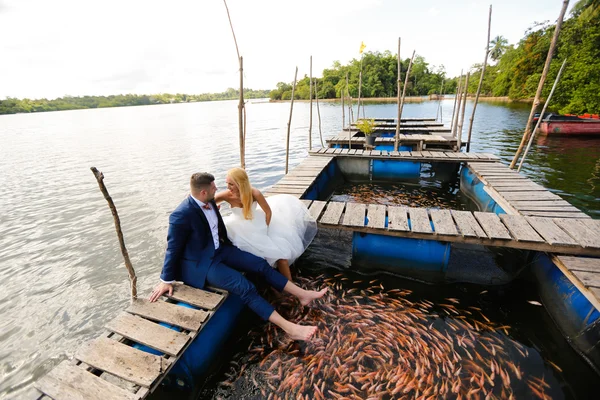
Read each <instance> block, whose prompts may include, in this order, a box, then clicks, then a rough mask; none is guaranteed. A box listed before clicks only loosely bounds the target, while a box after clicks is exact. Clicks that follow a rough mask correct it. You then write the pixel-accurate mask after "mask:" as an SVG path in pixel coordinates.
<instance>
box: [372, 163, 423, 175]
mask: <svg viewBox="0 0 600 400" xmlns="http://www.w3.org/2000/svg"><path fill="white" fill-rule="evenodd" d="M420 175H421V163H420V162H418V161H401V160H377V159H374V160H373V175H372V176H373V179H374V180H380V179H394V180H396V179H417V178H419V176H420Z"/></svg>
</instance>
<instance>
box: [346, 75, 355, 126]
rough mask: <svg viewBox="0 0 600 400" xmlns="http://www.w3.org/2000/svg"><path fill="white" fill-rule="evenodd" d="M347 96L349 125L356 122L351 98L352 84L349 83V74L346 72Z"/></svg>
mask: <svg viewBox="0 0 600 400" xmlns="http://www.w3.org/2000/svg"><path fill="white" fill-rule="evenodd" d="M346 94H347V95H348V121H349V122H350V123H349V124H348V125H352V123H353V122H354V111H352V96H350V83H349V81H348V73H347V72H346Z"/></svg>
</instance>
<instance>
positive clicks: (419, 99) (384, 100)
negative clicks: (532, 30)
mask: <svg viewBox="0 0 600 400" xmlns="http://www.w3.org/2000/svg"><path fill="white" fill-rule="evenodd" d="M445 96H447V98H451V99H453V98H454V94H447V95H445ZM468 98H469V99H470V100H473V99H475V95H473V94H470V95H469V97H468ZM309 101H310V100H304V99H303V100H298V99H296V100H294V102H301V103H308V102H309ZM315 101H316V100H313V102H315ZM319 101H320V102H324V103H331V102H340V99H339V98H335V99H319ZM352 101H353V102H355V103H356V101H357V98H352ZM360 101H361V102H365V103H396V102H397V98H396V97H367V98H362V99H360ZM425 101H436V100H434V99H431V100H430V99H429V96H410V97H406V98H405V99H404V102H405V103H422V102H425ZM479 101H488V102H496V103H533V99H520V100H512V99H510V98H509V97H508V96H501V97H494V96H480V97H479ZM269 102H270V103H289V102H290V100H269Z"/></svg>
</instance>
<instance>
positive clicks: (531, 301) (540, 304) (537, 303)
mask: <svg viewBox="0 0 600 400" xmlns="http://www.w3.org/2000/svg"><path fill="white" fill-rule="evenodd" d="M527 302H528V303H529V304H533V305H534V306H540V307H541V306H542V303H540V302H539V301H535V300H527Z"/></svg>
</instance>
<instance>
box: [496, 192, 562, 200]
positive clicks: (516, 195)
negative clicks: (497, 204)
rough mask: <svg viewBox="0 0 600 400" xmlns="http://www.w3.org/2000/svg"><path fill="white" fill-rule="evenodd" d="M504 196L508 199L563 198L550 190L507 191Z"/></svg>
mask: <svg viewBox="0 0 600 400" xmlns="http://www.w3.org/2000/svg"><path fill="white" fill-rule="evenodd" d="M502 197H504V198H505V199H506V200H562V199H561V198H560V197H558V196H557V195H555V194H554V193H550V192H533V191H532V192H505V193H502Z"/></svg>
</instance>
